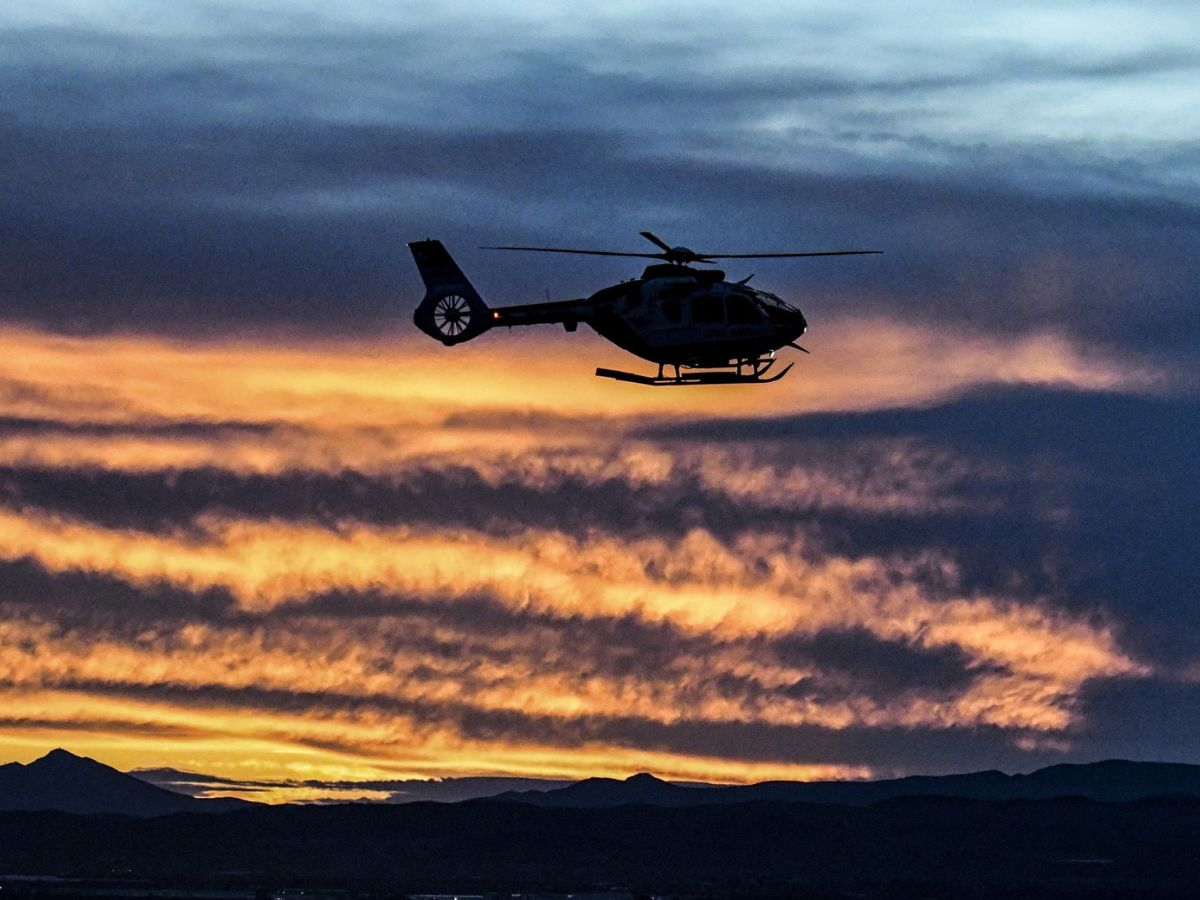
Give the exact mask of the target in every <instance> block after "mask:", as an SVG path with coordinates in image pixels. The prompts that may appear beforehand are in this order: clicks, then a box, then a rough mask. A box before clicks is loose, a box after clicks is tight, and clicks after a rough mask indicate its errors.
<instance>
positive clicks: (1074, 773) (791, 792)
mask: <svg viewBox="0 0 1200 900" xmlns="http://www.w3.org/2000/svg"><path fill="white" fill-rule="evenodd" d="M1161 796H1191V797H1200V766H1197V765H1187V764H1183V763H1153V762H1130V761H1128V760H1108V761H1106V762H1097V763H1088V764H1083V765H1056V766H1048V767H1047V768H1044V769H1038V770H1037V771H1036V772H1032V773H1030V774H1028V775H1006V774H1004V773H1003V772H997V771H988V772H974V773H971V774H966V775H943V776H929V775H916V776H911V777H908V778H894V779H889V780H884V781H765V782H762V783H760V784H752V785H736V786H716V785H712V786H707V785H706V786H695V785H678V784H671V783H670V782H667V781H663V780H661V779H659V778H655V777H654V776H653V775H647V774H644V773H643V774H640V775H634V776H633V777H631V778H627V779H625V780H624V781H619V780H617V779H614V778H588V779H586V780H584V781H580V782H577V783H575V784H573V785H570V786H569V787H565V788H560V789H558V790H551V791H506V792H505V793H502V794H498V795H496V796H495V797H492V798H491V799H493V800H501V801H513V802H518V803H528V804H531V805H533V806H543V807H561V808H575V809H606V808H611V807H616V806H625V805H628V804H645V805H648V806H672V807H680V806H711V805H714V804H728V803H750V802H756V801H772V802H777V803H836V804H839V805H844V806H869V805H870V804H872V803H879V802H881V801H883V800H893V799H898V798H902V797H957V798H963V799H967V800H1042V799H1051V798H1054V797H1084V798H1087V799H1089V800H1104V801H1125V800H1140V799H1144V798H1147V797H1161Z"/></svg>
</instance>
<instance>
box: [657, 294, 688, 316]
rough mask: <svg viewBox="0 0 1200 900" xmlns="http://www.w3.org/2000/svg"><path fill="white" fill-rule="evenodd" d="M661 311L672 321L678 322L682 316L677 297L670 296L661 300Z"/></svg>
mask: <svg viewBox="0 0 1200 900" xmlns="http://www.w3.org/2000/svg"><path fill="white" fill-rule="evenodd" d="M661 305H662V311H663V313H665V314H666V317H667V318H668V319H669V320H670V321H672V322H678V321H679V320H680V319H682V318H683V307H682V306H681V305H680V303H679V298H678V297H670V298H668V299H666V300H664V301H663V302H662V304H661Z"/></svg>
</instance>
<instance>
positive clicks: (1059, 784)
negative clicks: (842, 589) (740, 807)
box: [0, 749, 1200, 817]
mask: <svg viewBox="0 0 1200 900" xmlns="http://www.w3.org/2000/svg"><path fill="white" fill-rule="evenodd" d="M482 781H483V779H481V782H482ZM497 783H498V784H502V783H504V782H503V779H497ZM480 790H481V792H482V793H483V794H485V795H486V793H487V792H486V785H481V786H480ZM1167 796H1175V797H1197V798H1200V765H1188V764H1183V763H1155V762H1131V761H1128V760H1108V761H1105V762H1096V763H1088V764H1082V765H1069V764H1063V765H1055V766H1048V767H1047V768H1044V769H1038V770H1037V771H1035V772H1032V773H1030V774H1028V775H1006V774H1005V773H1003V772H998V771H987V772H974V773H970V774H964V775H944V776H924V775H921V776H911V777H907V778H895V779H887V780H881V781H815V782H800V781H767V782H761V783H759V784H751V785H705V784H674V783H671V782H668V781H663V780H662V779H659V778H656V777H654V776H653V775H649V774H645V773H642V774H639V775H634V776H632V777H630V778H627V779H624V780H618V779H614V778H587V779H584V780H583V781H579V782H576V783H575V784H571V785H569V786H567V787H562V788H555V789H550V790H525V791H511V790H510V791H504V792H500V793H496V794H494V795H491V796H481V797H480V798H478V799H481V800H486V801H491V802H501V803H520V804H525V805H528V806H538V807H550V808H561V809H612V808H615V807H620V806H632V805H641V806H657V807H671V808H679V807H699V806H724V805H729V804H737V803H759V802H766V803H808V804H813V803H822V804H833V805H839V806H870V805H872V804H876V803H881V802H884V801H889V800H897V799H902V798H916V797H951V798H956V799H964V800H976V801H1013V800H1043V799H1053V798H1057V797H1079V798H1084V799H1088V800H1095V801H1106V802H1124V801H1131V800H1141V799H1146V798H1150V797H1167ZM259 805H260V804H255V803H250V802H249V801H245V800H239V799H235V798H216V799H209V798H197V797H192V796H189V795H186V794H181V793H177V792H175V791H170V790H167V789H165V788H163V787H159V786H157V785H154V784H150V783H148V782H147V781H144V780H142V779H141V778H138V777H135V775H131V774H126V773H124V772H119V771H118V770H116V769H114V768H112V767H111V766H106V765H104V764H103V763H100V762H97V761H96V760H94V759H88V758H86V757H81V756H76V755H75V754H73V753H69V752H68V751H66V750H61V749H59V750H53V751H51V752H50V753H48V754H46V755H45V756H43V757H42V758H41V759H38V760H35V761H34V762H31V763H29V764H28V765H22V764H20V763H9V764H7V765H3V766H0V812H5V811H33V810H53V811H58V812H68V813H76V814H82V815H88V814H101V813H108V814H119V815H128V816H142V817H149V816H162V815H168V814H171V813H179V812H228V811H230V810H235V809H242V808H249V807H255V806H259Z"/></svg>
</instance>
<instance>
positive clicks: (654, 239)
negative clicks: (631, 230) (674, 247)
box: [638, 231, 671, 253]
mask: <svg viewBox="0 0 1200 900" xmlns="http://www.w3.org/2000/svg"><path fill="white" fill-rule="evenodd" d="M638 234H640V235H641V236H642V237H644V238H645V239H646V240H648V241H649V242H650V243H652V244H654V245H655V246H658V247H661V248H662V249H663V250H665V251H667V252H668V253H670V252H671V248H670V247H668V246H667V242H666V241H664V240H663V239H662V238H660V237H659V236H658V235H656V234H655V233H654V232H652V231H639V232H638Z"/></svg>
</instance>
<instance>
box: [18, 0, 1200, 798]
mask: <svg viewBox="0 0 1200 900" xmlns="http://www.w3.org/2000/svg"><path fill="white" fill-rule="evenodd" d="M510 7H511V8H510ZM1198 83H1200V17H1197V16H1196V14H1195V6H1194V4H1191V3H1187V4H1185V3H1182V2H1179V3H1175V2H1156V3H1149V4H1145V3H1132V2H1130V3H1118V2H1114V3H1096V2H1094V0H1090V2H1087V3H1083V2H1079V3H1074V2H1061V3H1053V4H1046V3H1033V2H994V3H989V4H986V5H965V4H961V3H951V2H927V3H916V4H914V3H903V4H900V3H859V4H854V5H853V6H847V5H846V4H841V3H824V2H821V3H817V2H811V3H782V2H773V3H757V2H750V3H738V4H714V3H706V2H697V3H689V4H686V5H683V6H672V5H670V4H661V3H656V4H651V3H625V2H614V3H607V4H603V5H602V7H601V8H597V9H594V10H592V9H587V8H585V5H583V4H568V3H555V2H540V3H539V2H527V3H520V4H508V5H505V8H503V9H501V8H499V7H498V5H496V4H485V3H423V4H416V3H405V2H400V3H382V2H365V0H345V2H340V3H336V4H331V3H316V2H309V0H290V2H284V0H256V2H249V0H179V2H176V3H161V2H150V0H86V2H85V0H46V2H41V3H36V4H8V5H5V6H4V8H3V9H0V88H2V90H0V301H2V303H3V306H2V307H0V310H2V311H0V762H6V761H9V760H19V761H22V762H28V761H29V760H32V759H34V758H35V757H38V756H41V755H42V754H43V753H45V752H46V751H47V750H49V749H51V748H53V747H56V746H62V747H66V748H67V749H70V750H72V751H74V752H76V753H82V754H86V755H89V756H93V757H95V758H97V759H99V760H101V761H103V762H106V763H109V764H111V765H115V766H118V767H119V768H122V769H164V770H172V772H174V771H177V772H179V773H193V774H192V775H188V776H185V775H179V776H178V777H177V778H176V779H175V780H177V781H190V782H191V783H192V784H193V786H194V788H195V789H201V788H203V787H204V786H206V785H207V786H209V787H210V788H211V789H213V790H215V791H217V792H220V793H231V792H232V793H239V794H240V795H241V796H247V797H250V796H253V797H257V798H262V799H269V800H286V799H318V798H329V797H335V798H350V797H371V798H375V799H386V798H388V797H396V798H402V797H403V796H405V791H406V786H405V782H406V781H407V780H413V779H416V780H427V779H439V778H451V777H465V776H481V775H483V776H522V777H544V778H553V779H575V778H581V777H586V776H589V775H608V776H617V777H624V776H627V775H630V774H633V773H635V772H639V771H650V772H653V773H655V774H657V775H659V776H661V777H665V778H674V779H683V780H708V781H721V782H748V781H761V780H766V779H777V778H796V779H810V778H864V777H888V776H892V775H897V774H909V773H931V774H933V773H947V772H956V771H968V770H978V769H985V768H1000V769H1004V770H1006V771H1029V770H1031V769H1033V768H1037V767H1039V766H1042V765H1046V764H1050V763H1054V762H1064V761H1071V762H1082V761H1090V760H1097V759H1105V758H1111V757H1126V758H1135V759H1155V760H1171V761H1188V762H1200V717H1197V716H1196V710H1197V709H1200V578H1198V577H1197V575H1196V569H1195V567H1196V560H1197V559H1198V558H1200V530H1198V528H1197V525H1198V522H1197V519H1198V515H1197V511H1198V510H1200V453H1198V452H1197V449H1196V448H1197V443H1198V441H1200V378H1198V377H1197V374H1196V373H1197V366H1198V364H1200V290H1198V288H1197V284H1198V283H1200V249H1198V248H1200V145H1198V144H1197V142H1196V135H1197V134H1200V105H1198V104H1197V103H1196V85H1197V84H1198ZM642 229H649V230H652V231H655V232H657V233H658V234H660V235H662V236H663V237H664V238H666V239H667V241H668V242H670V243H672V244H680V243H681V244H686V245H687V246H690V247H694V248H696V249H700V250H712V251H717V252H719V251H727V252H751V251H764V252H765V251H789V250H820V249H837V248H842V247H876V248H879V249H882V250H884V251H885V253H884V255H883V256H877V257H874V256H873V257H857V258H855V257H850V258H841V259H812V260H754V261H741V262H740V263H739V264H737V265H730V266H728V272H729V276H730V278H743V277H745V276H747V275H750V274H752V273H753V275H754V281H753V284H755V285H757V286H759V287H761V288H764V289H767V290H771V291H773V292H775V293H778V294H780V295H781V296H783V297H784V298H785V299H788V300H789V301H792V302H794V303H796V304H797V305H798V306H799V307H800V308H801V309H803V311H804V313H805V315H806V316H807V318H808V320H809V322H810V332H809V335H808V336H807V338H806V340H805V343H806V346H808V348H809V349H810V350H811V351H812V355H811V356H806V357H802V358H800V359H798V360H797V362H796V367H795V369H794V370H793V371H792V372H791V374H789V375H788V377H787V378H786V379H784V380H783V381H781V382H779V383H777V384H774V385H770V386H766V387H728V386H724V387H707V388H696V389H688V390H675V389H672V390H655V389H652V388H647V387H642V386H637V385H629V384H620V383H615V382H610V381H606V380H601V379H597V378H595V377H593V374H592V373H593V371H594V369H595V367H596V366H598V365H599V366H611V367H616V368H622V369H632V370H634V371H643V370H645V369H646V365H645V364H643V363H641V362H640V361H638V360H635V359H632V358H631V357H629V356H627V355H625V354H623V353H622V352H621V351H620V350H618V349H616V348H615V347H613V346H611V345H609V344H606V343H605V342H604V341H603V340H601V339H600V338H599V337H597V336H596V335H595V334H593V333H591V332H589V331H587V330H586V329H581V330H580V331H579V332H578V333H576V334H565V333H563V332H562V330H561V329H555V328H552V327H547V328H543V329H528V330H517V331H513V332H508V331H503V330H496V331H493V332H491V333H488V334H486V335H484V336H483V337H481V338H479V339H478V340H476V341H474V342H472V343H470V344H468V345H464V346H460V347H455V348H449V349H447V348H444V347H442V346H440V345H439V344H437V343H436V342H433V341H431V340H429V339H428V338H426V337H425V336H424V335H422V334H420V333H419V332H417V331H416V330H415V328H414V327H413V326H412V323H411V316H412V311H413V309H414V307H415V305H416V303H417V302H418V300H419V299H420V297H421V295H422V293H423V288H422V286H421V284H420V280H419V279H418V277H417V274H416V270H415V267H414V266H413V264H412V259H411V256H410V255H409V253H408V251H407V249H406V247H405V242H406V241H410V240H416V239H420V238H424V237H436V238H440V239H441V240H442V241H444V242H445V243H446V245H447V247H448V248H449V249H450V250H451V252H452V253H454V254H455V257H456V258H457V259H458V261H459V263H460V264H461V266H462V267H463V269H464V270H465V271H466V273H467V274H468V275H469V276H470V277H471V278H472V280H473V282H474V283H475V285H476V287H477V288H478V289H479V290H480V292H481V293H482V294H483V295H484V297H485V299H488V300H489V301H493V302H495V303H497V304H507V303H519V302H529V301H537V300H542V299H544V298H546V297H547V296H549V297H551V298H567V297H580V296H586V295H588V294H590V293H591V292H592V291H594V290H596V289H598V288H600V287H602V286H604V285H606V284H610V283H612V282H615V281H618V280H621V279H623V278H629V277H632V276H635V275H637V274H638V273H639V271H640V267H639V266H638V264H637V263H638V261H637V260H622V259H604V258H594V257H592V258H589V257H569V256H563V257H558V256H545V257H539V256H534V255H528V256H526V255H522V254H501V253H494V252H489V251H487V250H481V249H479V247H480V245H489V244H549V245H557V246H580V247H602V248H609V249H629V250H633V251H639V252H640V251H645V250H646V249H647V248H648V246H649V245H647V244H645V243H644V241H642V239H641V238H639V237H638V235H637V232H638V231H639V230H642ZM731 262H732V261H731ZM750 263H753V264H752V265H751V264H750ZM797 355H798V354H797ZM172 772H167V773H165V774H164V773H158V775H157V776H156V777H158V778H159V779H160V780H163V781H167V782H170V781H171V780H172V778H173V777H174V776H173V775H172Z"/></svg>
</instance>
